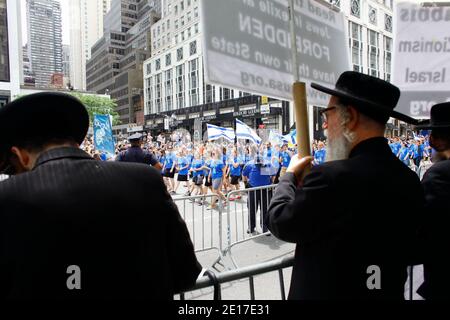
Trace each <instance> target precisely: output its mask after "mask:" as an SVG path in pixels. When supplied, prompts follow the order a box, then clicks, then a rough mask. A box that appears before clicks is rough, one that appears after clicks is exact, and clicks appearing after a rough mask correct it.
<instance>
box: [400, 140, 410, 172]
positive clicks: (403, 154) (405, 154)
mask: <svg viewBox="0 0 450 320" xmlns="http://www.w3.org/2000/svg"><path fill="white" fill-rule="evenodd" d="M409 155H410V150H409V147H408V146H407V145H406V143H405V142H402V147H401V148H400V151H399V152H398V154H397V157H398V158H399V159H400V161H402V162H403V163H404V164H405V165H407V166H409Z"/></svg>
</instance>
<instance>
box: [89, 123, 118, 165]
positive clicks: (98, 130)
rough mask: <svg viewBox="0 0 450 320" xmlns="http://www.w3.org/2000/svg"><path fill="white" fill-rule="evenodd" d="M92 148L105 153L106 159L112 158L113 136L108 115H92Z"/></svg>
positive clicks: (113, 150)
mask: <svg viewBox="0 0 450 320" xmlns="http://www.w3.org/2000/svg"><path fill="white" fill-rule="evenodd" d="M94 146H95V149H96V150H98V151H100V152H104V153H106V154H107V157H108V158H112V157H114V155H115V146H114V136H113V132H112V126H111V119H110V116H109V115H102V114H94Z"/></svg>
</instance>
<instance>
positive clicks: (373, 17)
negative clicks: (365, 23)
mask: <svg viewBox="0 0 450 320" xmlns="http://www.w3.org/2000/svg"><path fill="white" fill-rule="evenodd" d="M369 22H370V23H371V24H373V25H377V9H375V8H373V7H371V6H369Z"/></svg>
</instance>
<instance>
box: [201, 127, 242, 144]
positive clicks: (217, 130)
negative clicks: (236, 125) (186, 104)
mask: <svg viewBox="0 0 450 320" xmlns="http://www.w3.org/2000/svg"><path fill="white" fill-rule="evenodd" d="M206 127H207V129H208V140H210V141H213V140H217V139H220V138H224V139H227V140H228V141H230V142H233V141H234V139H235V138H236V135H235V133H234V130H233V129H231V128H223V127H218V126H215V125H213V124H209V123H207V124H206Z"/></svg>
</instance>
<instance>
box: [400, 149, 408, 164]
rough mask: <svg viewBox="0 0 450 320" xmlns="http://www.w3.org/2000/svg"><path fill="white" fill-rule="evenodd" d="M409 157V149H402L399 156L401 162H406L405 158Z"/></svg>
mask: <svg viewBox="0 0 450 320" xmlns="http://www.w3.org/2000/svg"><path fill="white" fill-rule="evenodd" d="M408 155H409V148H408V147H402V148H401V149H400V154H399V158H400V160H402V161H405V160H406V159H405V158H407V156H408Z"/></svg>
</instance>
